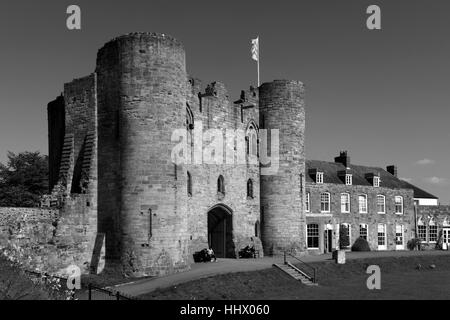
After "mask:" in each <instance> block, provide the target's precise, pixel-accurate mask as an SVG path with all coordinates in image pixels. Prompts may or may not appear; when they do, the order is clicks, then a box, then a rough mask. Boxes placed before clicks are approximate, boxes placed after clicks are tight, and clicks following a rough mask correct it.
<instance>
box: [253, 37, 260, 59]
mask: <svg viewBox="0 0 450 320" xmlns="http://www.w3.org/2000/svg"><path fill="white" fill-rule="evenodd" d="M252 59H253V60H255V61H259V37H257V38H256V39H252Z"/></svg>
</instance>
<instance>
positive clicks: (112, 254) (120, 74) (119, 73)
mask: <svg viewBox="0 0 450 320" xmlns="http://www.w3.org/2000/svg"><path fill="white" fill-rule="evenodd" d="M96 72H97V77H98V78H97V79H98V82H97V93H98V96H97V99H98V137H99V139H98V177H99V181H98V186H99V192H98V194H99V200H98V213H99V230H100V232H104V233H105V234H106V262H107V265H108V261H109V262H110V264H113V263H120V266H121V267H122V269H123V271H124V272H125V273H127V274H132V275H162V274H167V273H173V272H177V271H182V270H185V269H187V268H188V266H189V264H188V250H187V247H188V239H187V214H186V202H187V194H186V187H187V180H186V170H185V168H184V167H182V166H176V165H175V164H174V163H173V162H172V159H171V150H172V148H173V146H174V145H175V143H174V142H171V136H172V132H173V131H174V130H175V129H179V128H184V126H185V121H186V84H187V75H186V66H185V52H184V48H183V46H182V45H181V43H180V42H178V41H177V40H175V39H173V38H172V37H169V36H167V35H164V34H155V33H132V34H128V35H125V36H121V37H119V38H116V39H114V40H112V41H110V42H108V43H107V44H106V45H105V46H104V47H103V48H102V49H100V50H99V52H98V56H97V70H96Z"/></svg>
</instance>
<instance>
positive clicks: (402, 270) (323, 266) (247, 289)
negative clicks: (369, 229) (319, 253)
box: [141, 255, 450, 300]
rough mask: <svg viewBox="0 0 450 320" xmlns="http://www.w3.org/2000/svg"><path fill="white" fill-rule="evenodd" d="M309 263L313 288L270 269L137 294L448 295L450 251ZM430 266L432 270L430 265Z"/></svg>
mask: <svg viewBox="0 0 450 320" xmlns="http://www.w3.org/2000/svg"><path fill="white" fill-rule="evenodd" d="M312 265H313V266H314V267H315V268H317V271H318V282H319V286H318V287H312V288H311V287H306V286H303V285H301V284H300V283H298V282H296V281H295V280H293V279H292V278H290V277H288V276H287V275H286V274H284V273H283V272H281V271H279V270H277V269H275V268H272V269H267V270H262V271H253V272H242V273H232V274H224V275H218V276H214V277H209V278H205V279H200V280H195V281H191V282H187V283H184V284H180V285H177V286H174V287H171V288H167V289H160V290H156V291H153V292H151V293H149V294H146V295H143V296H141V298H143V299H189V300H203V299H219V300H222V299H270V300H275V299H434V300H436V299H450V255H444V256H443V255H439V256H417V257H416V256H412V257H383V258H381V257H379V258H364V259H358V260H349V261H347V263H346V264H345V265H337V264H335V263H334V262H331V261H324V262H316V263H312ZM369 265H378V266H379V267H380V270H381V290H368V289H367V286H366V281H367V278H368V277H369V275H368V274H366V270H367V267H368V266H369ZM432 265H433V266H434V268H432V267H431V266H432Z"/></svg>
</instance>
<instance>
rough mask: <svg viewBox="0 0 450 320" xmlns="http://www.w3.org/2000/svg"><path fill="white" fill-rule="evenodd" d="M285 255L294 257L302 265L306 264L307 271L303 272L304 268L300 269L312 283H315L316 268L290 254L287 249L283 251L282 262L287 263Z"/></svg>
mask: <svg viewBox="0 0 450 320" xmlns="http://www.w3.org/2000/svg"><path fill="white" fill-rule="evenodd" d="M287 256H290V257H292V258H294V259H295V260H297V261H298V262H300V263H302V265H304V266H306V267H307V268H308V269H309V272H305V271H304V270H302V272H303V273H305V275H306V276H308V277H309V278H310V280H311V281H312V282H313V283H317V274H318V272H317V269H316V268H314V267H313V266H311V265H310V264H308V263H306V262H305V261H302V260H300V259H299V258H297V257H296V256H294V255H292V254H290V253H289V252H287V251H284V264H288V261H287Z"/></svg>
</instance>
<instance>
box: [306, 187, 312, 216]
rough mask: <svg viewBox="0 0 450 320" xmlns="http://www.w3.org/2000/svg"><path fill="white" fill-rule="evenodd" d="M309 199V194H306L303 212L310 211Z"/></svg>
mask: <svg viewBox="0 0 450 320" xmlns="http://www.w3.org/2000/svg"><path fill="white" fill-rule="evenodd" d="M309 197H310V195H309V192H307V193H306V201H305V211H306V212H309V211H311V203H310V200H309Z"/></svg>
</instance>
